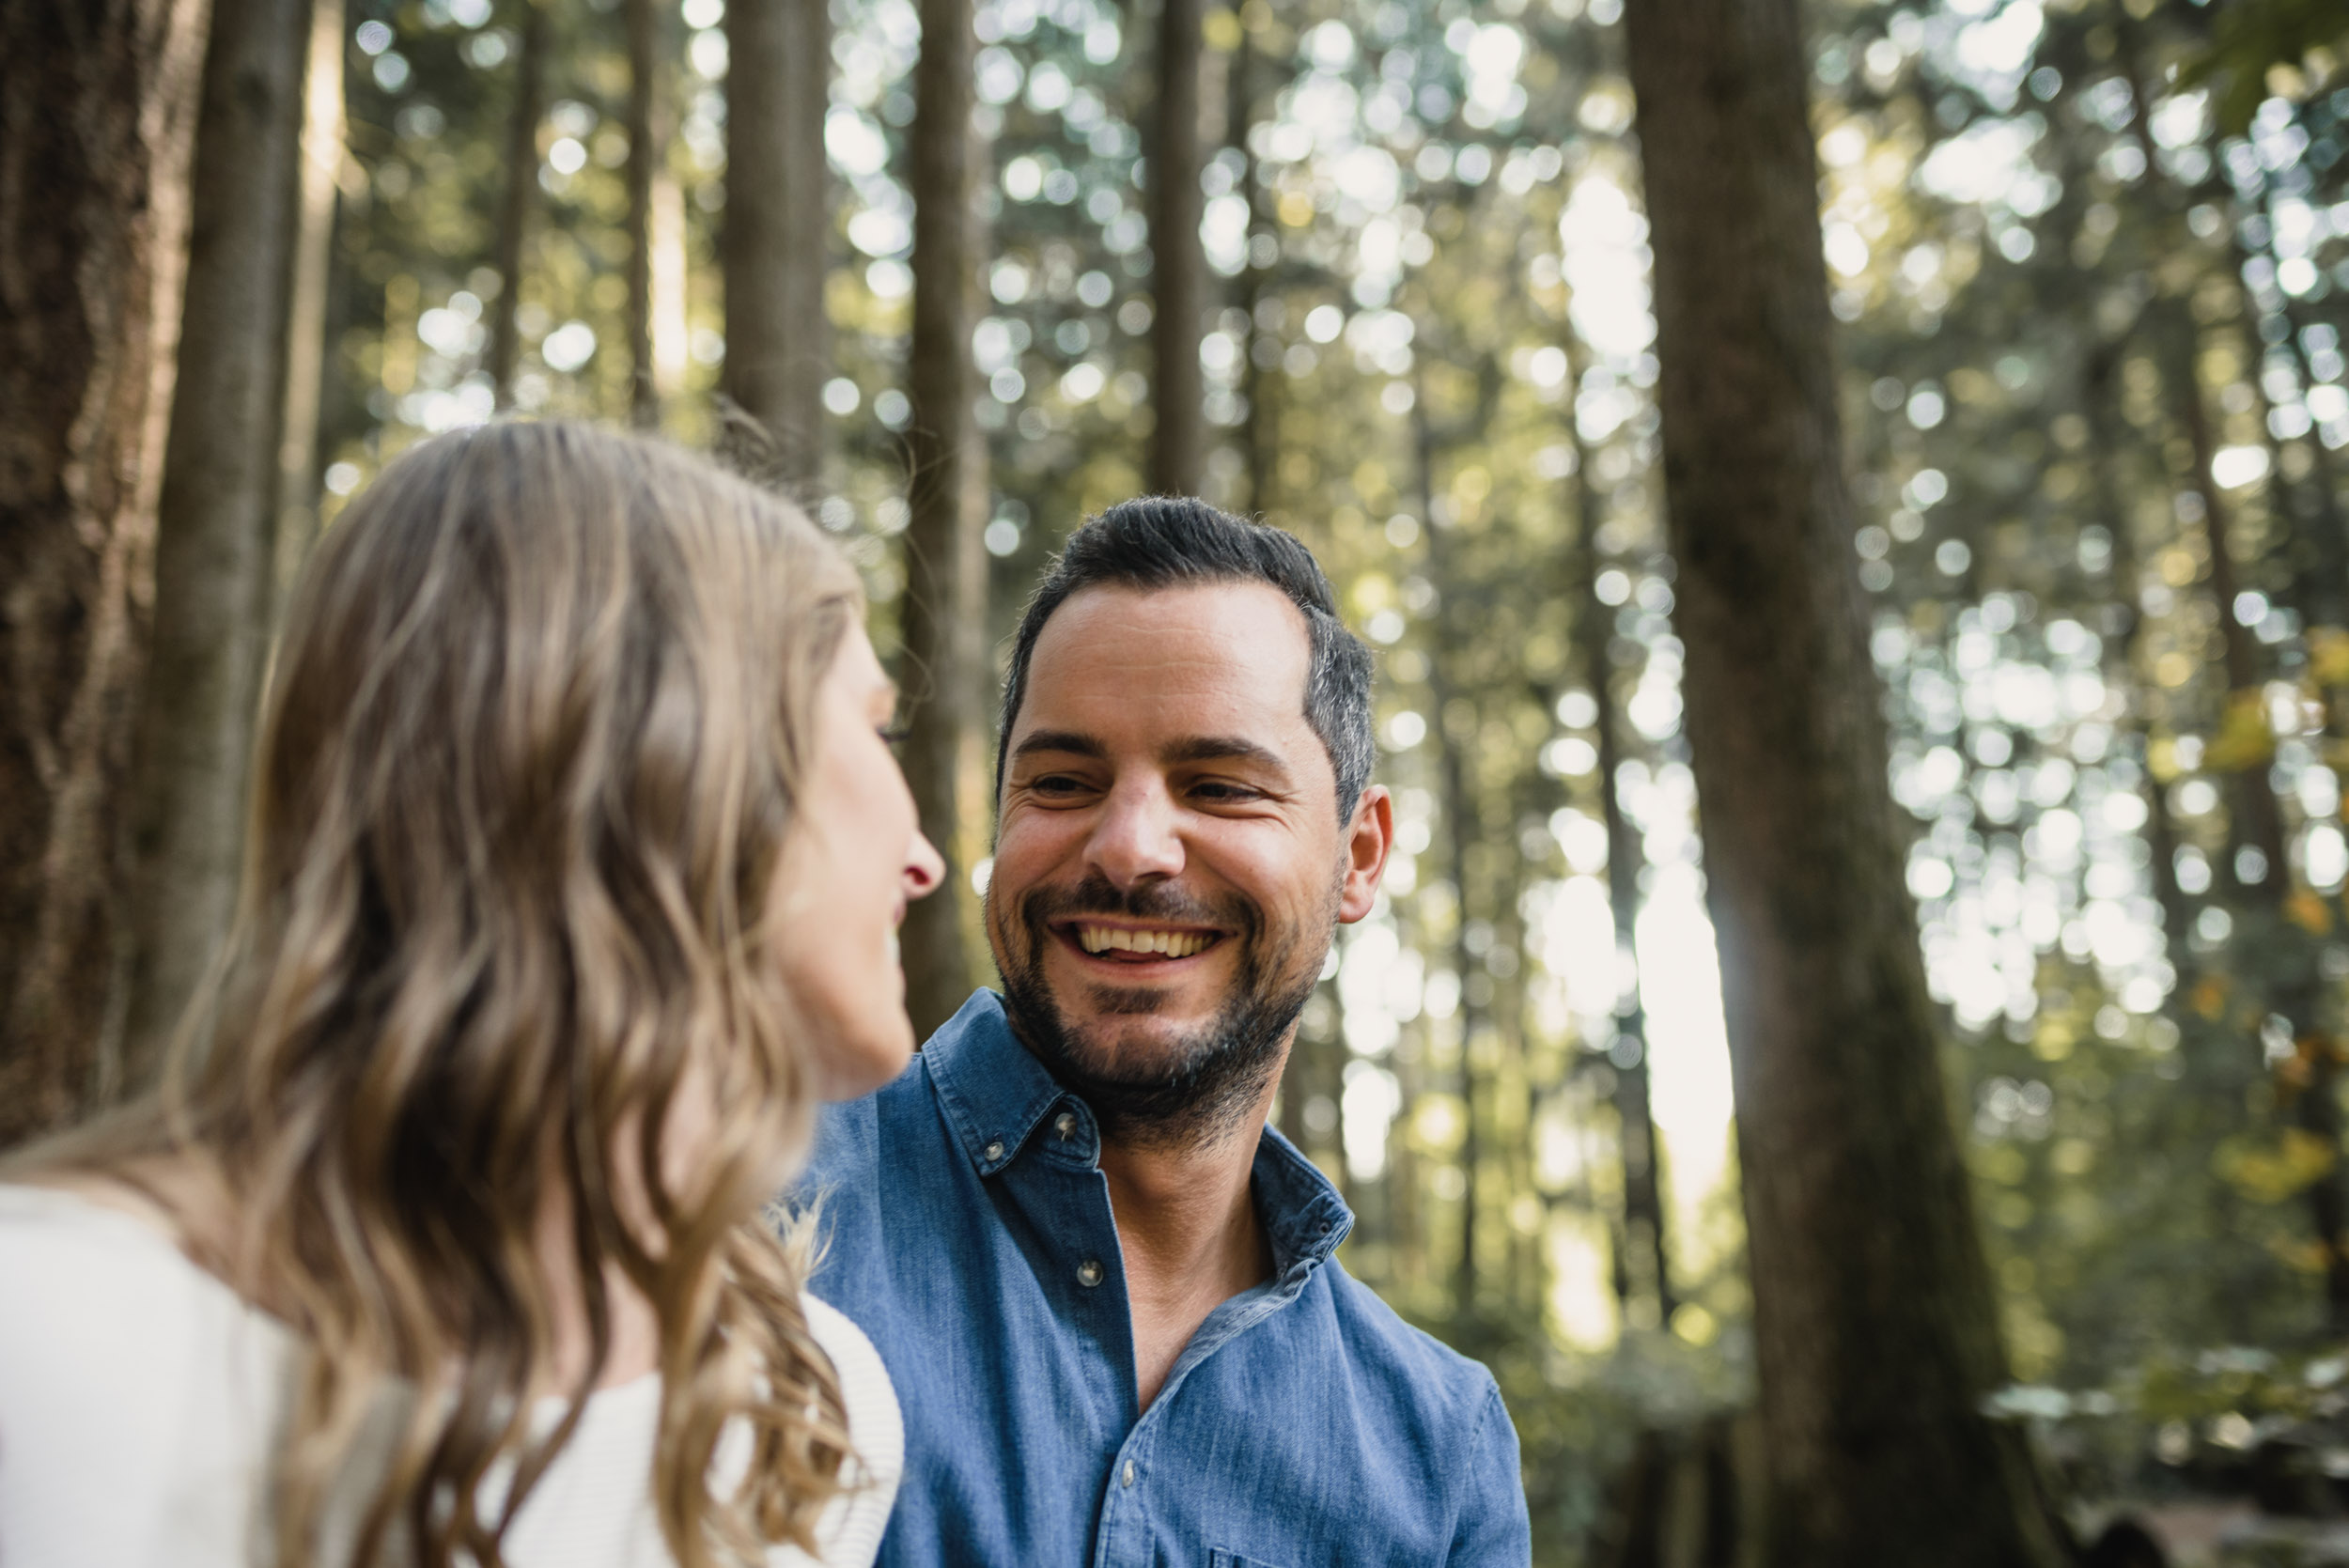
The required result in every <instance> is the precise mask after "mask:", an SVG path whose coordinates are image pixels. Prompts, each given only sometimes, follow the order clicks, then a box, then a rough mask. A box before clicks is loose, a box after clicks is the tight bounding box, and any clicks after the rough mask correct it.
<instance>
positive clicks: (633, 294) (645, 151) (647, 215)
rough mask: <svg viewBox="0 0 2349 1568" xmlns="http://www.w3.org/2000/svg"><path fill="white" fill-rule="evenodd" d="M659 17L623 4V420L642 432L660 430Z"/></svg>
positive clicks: (663, 105)
mask: <svg viewBox="0 0 2349 1568" xmlns="http://www.w3.org/2000/svg"><path fill="white" fill-rule="evenodd" d="M661 12H662V7H661V3H660V0H628V355H629V359H628V363H629V378H628V415H629V422H630V424H632V425H635V426H637V427H639V428H642V429H647V430H650V429H658V428H659V427H660V425H661V393H660V390H659V383H658V378H656V377H655V375H654V374H653V364H652V317H653V301H652V190H653V176H654V171H655V170H656V169H658V168H659V166H660V164H661V160H662V159H663V158H665V157H666V156H667V153H668V144H669V138H668V129H667V126H666V124H665V123H664V120H665V118H666V111H667V107H668V105H667V102H666V100H667V98H668V94H667V92H666V91H665V90H664V87H665V84H663V82H662V81H661V71H662V69H663V65H664V60H665V51H663V50H662V49H661Z"/></svg>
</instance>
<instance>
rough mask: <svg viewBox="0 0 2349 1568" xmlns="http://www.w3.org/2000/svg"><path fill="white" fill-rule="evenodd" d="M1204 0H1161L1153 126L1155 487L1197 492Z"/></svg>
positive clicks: (1201, 430)
mask: <svg viewBox="0 0 2349 1568" xmlns="http://www.w3.org/2000/svg"><path fill="white" fill-rule="evenodd" d="M1203 22H1204V18H1203V15H1202V11H1201V6H1200V0H1159V100H1158V106H1157V110H1156V117H1155V118H1154V119H1153V120H1152V122H1151V128H1150V155H1149V160H1148V169H1149V183H1150V191H1149V199H1150V289H1151V295H1152V298H1153V300H1154V301H1155V303H1156V307H1157V308H1156V314H1155V315H1154V316H1153V318H1152V319H1151V323H1150V347H1151V352H1152V354H1153V355H1154V356H1155V363H1154V368H1153V377H1154V380H1153V384H1152V387H1151V403H1152V406H1153V407H1152V420H1153V422H1152V424H1151V427H1150V473H1149V483H1150V488H1151V489H1153V490H1155V491H1157V492H1158V493H1159V494H1160V495H1195V494H1197V493H1198V490H1199V465H1200V461H1201V458H1202V456H1203V454H1204V452H1205V448H1206V380H1205V377H1204V374H1203V372H1202V371H1201V370H1200V367H1199V324H1200V318H1201V317H1202V315H1203V314H1204V313H1205V311H1206V267H1207V260H1206V253H1205V252H1204V251H1202V250H1201V248H1200V244H1199V219H1200V211H1201V203H1202V199H1203V198H1202V197H1201V194H1200V191H1199V62H1200V54H1201V48H1202V40H1201V28H1202V25H1203Z"/></svg>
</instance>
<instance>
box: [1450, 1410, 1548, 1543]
mask: <svg viewBox="0 0 2349 1568" xmlns="http://www.w3.org/2000/svg"><path fill="white" fill-rule="evenodd" d="M1464 1458H1465V1461H1466V1462H1465V1464H1464V1466H1463V1468H1462V1472H1461V1477H1460V1514H1459V1524H1458V1526H1457V1528H1456V1529H1455V1530H1454V1531H1453V1536H1452V1552H1451V1555H1450V1557H1448V1558H1447V1559H1446V1561H1448V1562H1451V1563H1454V1564H1456V1565H1457V1568H1471V1565H1473V1568H1486V1565H1487V1564H1507V1565H1509V1568H1525V1565H1527V1564H1530V1563H1532V1560H1533V1528H1532V1520H1531V1519H1529V1518H1528V1517H1527V1514H1526V1511H1525V1473H1524V1471H1523V1470H1522V1469H1520V1468H1519V1467H1518V1463H1517V1427H1516V1426H1515V1424H1513V1423H1512V1422H1511V1421H1510V1420H1509V1410H1508V1406H1506V1405H1503V1404H1501V1389H1500V1387H1499V1385H1497V1384H1495V1383H1494V1382H1492V1381H1491V1379H1490V1377H1489V1376H1487V1378H1486V1383H1485V1405H1484V1409H1483V1410H1482V1411H1481V1412H1480V1413H1479V1414H1478V1416H1477V1420H1476V1426H1475V1430H1474V1431H1473V1432H1472V1433H1471V1434H1470V1438H1469V1443H1468V1452H1467V1453H1466V1455H1465V1456H1464Z"/></svg>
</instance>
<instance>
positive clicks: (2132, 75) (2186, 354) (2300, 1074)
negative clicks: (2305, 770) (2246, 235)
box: [2111, 7, 2349, 1335]
mask: <svg viewBox="0 0 2349 1568" xmlns="http://www.w3.org/2000/svg"><path fill="white" fill-rule="evenodd" d="M2111 14H2112V18H2113V23H2114V26H2115V28H2116V31H2117V35H2118V37H2119V39H2120V43H2121V50H2120V55H2121V64H2122V70H2123V74H2124V75H2125V77H2126V79H2127V81H2128V85H2129V93H2130V97H2131V99H2132V100H2133V101H2134V107H2135V108H2136V111H2137V112H2136V114H2135V115H2134V116H2132V119H2131V129H2132V131H2133V132H2134V134H2135V137H2136V141H2137V146H2138V149H2139V152H2141V153H2142V154H2143V155H2144V159H2145V166H2146V168H2147V170H2148V171H2149V172H2150V174H2151V178H2152V181H2153V186H2154V191H2155V195H2156V196H2157V197H2158V199H2159V200H2160V203H2161V206H2162V209H2163V211H2164V213H2165V215H2166V216H2167V217H2168V219H2169V221H2170V225H2171V226H2172V228H2173V229H2174V230H2176V231H2177V232H2178V234H2179V237H2180V239H2181V240H2182V241H2183V240H2184V239H2185V232H2184V230H2185V225H2184V223H2183V213H2184V209H2185V206H2186V194H2185V193H2184V192H2182V191H2181V190H2179V188H2178V187H2177V186H2176V184H2175V183H2174V182H2172V181H2171V180H2170V179H2168V178H2167V176H2166V175H2165V174H2164V173H2163V172H2162V164H2161V160H2160V154H2159V149H2158V148H2157V147H2155V144H2154V137H2153V130H2152V121H2151V105H2152V100H2151V98H2150V97H2149V96H2148V94H2147V92H2146V89H2145V75H2144V57H2145V56H2144V52H2143V48H2142V43H2141V39H2140V38H2139V32H2138V25H2137V23H2136V21H2135V19H2133V18H2132V17H2131V16H2130V14H2129V13H2128V10H2127V8H2125V7H2115V8H2113V9H2112V13H2111ZM2165 303H2166V304H2167V307H2168V309H2167V312H2166V314H2167V315H2168V317H2169V318H2170V323H2171V328H2172V330H2171V332H2170V334H2169V336H2168V337H2167V338H2166V339H2165V340H2164V341H2163V344H2162V349H2163V357H2162V362H2161V364H2162V379H2163V380H2164V382H2165V383H2166V388H2167V390H2168V391H2169V393H2170V398H2171V402H2172V404H2173V405H2174V407H2175V410H2176V413H2177V418H2178V421H2179V423H2180V424H2181V426H2183V427H2184V428H2185V431H2186V445H2187V450H2188V452H2189V454H2190V460H2191V462H2192V464H2193V472H2192V473H2191V474H2189V475H2188V476H2187V478H2188V483H2189V484H2191V485H2192V487H2193V488H2194V489H2195V491H2196V492H2197V493H2198V494H2199V495H2200V496H2201V500H2202V527H2203V530H2204V535H2203V536H2204V539H2205V541H2206V543H2207V548H2208V551H2209V555H2210V587H2211V594H2212V596H2213V597H2214V598H2217V601H2218V602H2217V610H2218V631H2219V637H2220V641H2221V646H2222V648H2223V649H2224V653H2225V664H2226V672H2227V704H2228V710H2229V713H2230V715H2233V714H2235V713H2237V712H2238V711H2239V710H2240V709H2242V708H2247V707H2248V708H2249V709H2250V710H2251V711H2252V713H2254V714H2256V715H2258V718H2257V721H2256V722H2257V723H2258V724H2259V726H2260V727H2261V729H2262V730H2264V729H2265V726H2266V722H2267V721H2266V718H2265V716H2264V714H2263V711H2262V707H2261V705H2262V697H2261V692H2260V684H2259V683H2260V674H2261V670H2260V665H2261V658H2260V651H2259V649H2258V647H2257V646H2256V645H2254V643H2253V640H2252V637H2251V632H2250V629H2249V628H2248V627H2246V626H2244V625H2243V624H2242V623H2241V621H2239V620H2238V619H2237V618H2236V615H2235V595H2236V593H2237V591H2238V588H2239V585H2240V584H2239V580H2238V579H2237V577H2236V575H2235V563H2234V555H2233V550H2232V545H2231V543H2230V541H2229V538H2228V526H2227V520H2228V519H2227V507H2226V504H2225V501H2224V499H2223V498H2222V497H2221V495H2220V493H2219V489H2218V483H2217V476H2216V474H2215V473H2214V472H2213V469H2212V466H2211V465H2212V462H2213V459H2214V458H2215V457H2216V455H2217V438H2216V436H2215V434H2214V432H2213V431H2212V429H2211V423H2210V411H2209V409H2208V408H2207V406H2206V405H2205V404H2204V402H2203V398H2202V385H2201V327H2200V326H2199V324H2198V323H2197V321H2196V319H2195V316H2194V312H2193V309H2192V306H2191V294H2190V290H2189V291H2181V292H2180V293H2179V294H2177V295H2176V296H2175V297H2174V298H2172V299H2170V300H2169V301H2167V302H2165ZM2250 371H2251V375H2252V378H2253V380H2257V378H2258V373H2259V367H2258V362H2257V360H2256V358H2255V359H2254V360H2253V362H2252V364H2251V366H2250ZM2316 444H2318V445H2319V447H2320V449H2321V445H2322V443H2321V442H2320V443H2316ZM2275 483H2276V484H2277V486H2278V487H2279V489H2278V492H2277V493H2278V496H2279V501H2280V499H2281V496H2282V489H2281V487H2282V485H2283V483H2284V478H2283V475H2282V474H2281V473H2278V474H2276V476H2275ZM2324 597H2325V598H2326V599H2328V600H2329V599H2331V598H2333V595H2332V593H2331V592H2330V589H2329V587H2328V588H2327V589H2326V592H2325V594H2324ZM2229 806H2230V812H2229V823H2228V829H2229V831H2228V837H2229V841H2230V842H2231V843H2232V845H2233V846H2235V847H2236V850H2237V854H2236V855H2230V856H2229V857H2228V858H2227V864H2226V866H2225V867H2224V873H2225V877H2226V883H2227V886H2228V888H2229V890H2230V891H2231V892H2232V893H2234V894H2235V895H2236V897H2237V898H2238V899H2239V900H2240V901H2241V902H2242V904H2243V905H2244V906H2246V907H2247V908H2254V909H2258V910H2260V911H2261V912H2262V913H2263V916H2264V918H2265V919H2266V920H2267V921H2268V922H2270V923H2271V924H2273V923H2276V922H2279V921H2281V920H2282V919H2284V918H2285V914H2284V904H2285V899H2286V897H2287V895H2288V894H2289V893H2290V891H2291V884H2292V866H2291V862H2289V861H2288V860H2287V859H2286V858H2285V852H2284V819H2283V805H2282V802H2281V801H2279V800H2277V798H2276V788H2275V784H2274V783H2273V781H2272V780H2271V779H2270V778H2269V776H2268V768H2267V765H2266V763H2265V762H2264V761H2253V762H2251V763H2249V764H2248V765H2247V766H2244V767H2242V768H2241V769H2240V770H2239V771H2238V772H2237V773H2236V775H2235V778H2234V780H2233V789H2232V800H2230V802H2229ZM2246 846H2248V847H2250V848H2254V849H2257V850H2258V851H2259V853H2260V854H2261V856H2262V857H2263V858H2264V859H2265V861H2266V862H2267V870H2266V874H2265V875H2264V876H2263V877H2259V878H2257V879H2256V880H2254V879H2250V878H2247V877H2244V876H2243V875H2242V873H2241V870H2240V866H2239V861H2238V856H2239V854H2240V852H2241V850H2242V849H2243V848H2244V847H2246ZM2324 989H2325V986H2324V982H2323V979H2322V977H2321V976H2320V975H2319V973H2318V972H2317V970H2316V965H2315V955H2314V954H2313V953H2312V952H2311V951H2310V950H2309V948H2308V946H2307V944H2305V943H2297V944H2295V949H2294V950H2293V951H2290V952H2289V953H2288V954H2287V955H2286V957H2285V964H2284V968H2283V970H2282V972H2281V973H2280V974H2279V975H2278V976H2277V977H2276V978H2275V980H2274V982H2273V986H2272V989H2271V990H2270V992H2269V1001H2271V1002H2272V1003H2273V1005H2274V1007H2275V1010H2276V1011H2277V1012H2278V1013H2279V1014H2280V1015H2281V1016H2282V1017H2284V1018H2286V1019H2287V1020H2288V1021H2289V1022H2290V1023H2291V1025H2292V1028H2293V1034H2294V1038H2295V1054H2294V1056H2293V1058H2292V1060H2291V1061H2289V1062H2288V1063H2283V1064H2282V1065H2281V1067H2280V1069H2279V1072H2278V1074H2277V1086H2278V1089H2279V1110H2281V1111H2282V1112H2284V1113H2285V1114H2287V1115H2288V1116H2289V1117H2290V1118H2291V1120H2292V1122H2293V1125H2294V1126H2296V1127H2298V1128H2299V1129H2300V1130H2301V1131H2303V1132H2306V1133H2308V1134H2309V1135H2310V1136H2311V1137H2312V1138H2314V1139H2315V1140H2316V1141H2318V1142H2319V1143H2320V1144H2321V1145H2322V1146H2323V1147H2324V1148H2325V1149H2326V1151H2328V1152H2329V1154H2330V1155H2331V1160H2330V1162H2329V1164H2328V1165H2327V1166H2326V1169H2325V1170H2324V1171H2323V1172H2320V1173H2319V1174H2318V1175H2317V1177H2316V1178H2315V1179H2314V1180H2313V1181H2311V1182H2310V1183H2309V1184H2308V1186H2307V1187H2306V1188H2304V1189H2303V1191H2302V1193H2301V1198H2302V1201H2303V1202H2304V1203H2306V1205H2307V1207H2308V1213H2309V1222H2310V1229H2311V1230H2312V1231H2313V1232H2314V1233H2315V1235H2314V1239H2315V1242H2316V1245H2317V1248H2318V1250H2319V1251H2320V1253H2321V1254H2322V1256H2323V1258H2324V1266H2325V1322H2326V1331H2327V1332H2329V1333H2332V1334H2336V1335H2339V1334H2343V1333H2349V1182H2344V1180H2343V1176H2342V1172H2341V1132H2342V1119H2341V1101H2340V1096H2339V1091H2338V1089H2337V1087H2336V1083H2335V1080H2336V1079H2337V1077H2338V1075H2339V1070H2340V1057H2341V1048H2340V1045H2339V1043H2338V1042H2337V1041H2336V1040H2335V1039H2334V1038H2333V1036H2332V1035H2331V1034H2330V1033H2329V1032H2327V1031H2326V1029H2325V1027H2324V1020H2323V1019H2322V1017H2320V1009H2321V1003H2320V1000H2319V999H2320V998H2321V997H2322V995H2323V992H2324ZM2254 1048H2255V1049H2258V1048H2261V1047H2259V1046H2258V1045H2257V1043H2255V1044H2254Z"/></svg>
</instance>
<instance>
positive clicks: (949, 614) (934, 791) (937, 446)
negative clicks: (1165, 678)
mask: <svg viewBox="0 0 2349 1568" xmlns="http://www.w3.org/2000/svg"><path fill="white" fill-rule="evenodd" d="M972 49H973V43H972V31H971V5H970V0H923V5H922V54H921V58H920V60H919V61H918V62H917V63H916V65H915V66H914V112H913V130H912V135H911V138H910V164H911V167H910V171H909V173H910V185H911V187H912V194H913V338H912V342H911V344H910V347H909V349H908V351H907V358H906V390H907V393H908V395H909V397H910V401H911V403H912V418H911V422H910V424H909V425H908V426H907V427H906V460H907V464H908V466H909V470H910V472H909V474H908V484H907V501H908V504H909V507H910V517H909V520H908V521H907V524H906V535H905V564H906V590H905V598H904V600H903V603H902V609H903V619H902V621H901V623H900V624H901V625H902V627H903V629H904V635H905V678H904V680H903V682H902V685H903V686H904V688H905V698H904V708H905V718H906V726H907V732H908V733H907V737H906V748H905V768H906V782H907V783H908V784H910V785H911V786H912V789H913V799H914V803H915V805H916V806H917V807H918V808H919V810H920V812H921V817H922V831H924V832H925V833H926V834H928V835H929V839H930V842H931V843H932V844H934V845H936V846H938V850H939V853H940V854H941V856H943V857H944V858H945V861H946V879H945V883H944V885H943V886H941V888H940V889H939V890H938V892H937V893H935V894H933V895H932V896H931V897H929V898H926V899H924V900H922V901H921V902H920V903H917V904H915V905H914V906H912V908H910V910H909V911H908V912H907V916H906V924H905V930H904V940H903V948H902V951H903V954H904V958H905V970H906V1009H907V1011H908V1012H909V1013H910V1014H911V1015H912V1017H913V1026H914V1032H915V1034H916V1035H917V1036H918V1037H921V1038H925V1039H926V1038H927V1037H928V1036H929V1033H930V1032H931V1031H933V1030H935V1029H936V1028H937V1027H938V1026H939V1025H940V1024H941V1023H944V1022H945V1021H946V1020H947V1019H948V1018H950V1017H953V1016H954V1013H955V1010H956V1009H957V1008H958V1007H960V1006H961V1005H962V1004H963V1002H964V1001H965V1000H967V999H968V998H969V996H970V994H971V987H972V983H973V982H972V961H971V952H970V946H971V944H970V942H969V939H968V929H969V922H968V920H967V919H966V910H967V908H968V906H967V904H966V902H965V901H966V900H967V899H969V898H970V896H971V893H970V884H969V882H968V880H967V876H966V874H967V871H968V868H967V867H966V866H964V865H963V864H962V863H960V861H961V858H960V856H959V855H958V854H957V847H958V846H959V845H960V844H961V842H962V835H961V833H960V832H959V831H958V825H959V823H960V820H961V806H962V796H963V793H964V792H963V790H962V789H961V788H960V783H959V781H960V779H961V777H962V773H963V769H964V766H965V763H966V760H967V757H966V753H969V752H970V750H971V748H970V747H969V745H968V744H967V738H968V737H969V736H970V735H971V734H972V726H973V724H974V722H975V719H976V710H977V706H978V691H979V681H980V679H981V669H980V666H981V664H982V662H983V660H984V651H983V650H984V647H985V626H986V604H985V595H986V585H987V555H986V551H985V550H984V549H983V548H982V547H981V545H980V543H979V539H980V530H981V528H982V526H983V524H984V517H983V515H982V514H983V513H984V510H985V497H984V496H983V495H977V494H974V493H973V492H974V490H975V489H976V487H975V486H974V485H973V484H972V474H971V465H972V463H973V462H974V461H975V460H976V458H977V454H976V446H977V442H976V431H975V429H974V428H973V426H972V414H971V398H972V392H973V390H974V388H975V384H976V377H975V374H974V372H973V371H972V364H971V317H972V293H973V291H974V290H975V288H976V287H977V277H978V256H977V255H976V248H975V247H974V246H973V244H972V226H973V225H972V199H971V198H972V191H971V167H972V157H973V153H972V147H973V144H974V141H975V137H974V133H973V132H972V126H971V97H972V94H971V62H972Z"/></svg>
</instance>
